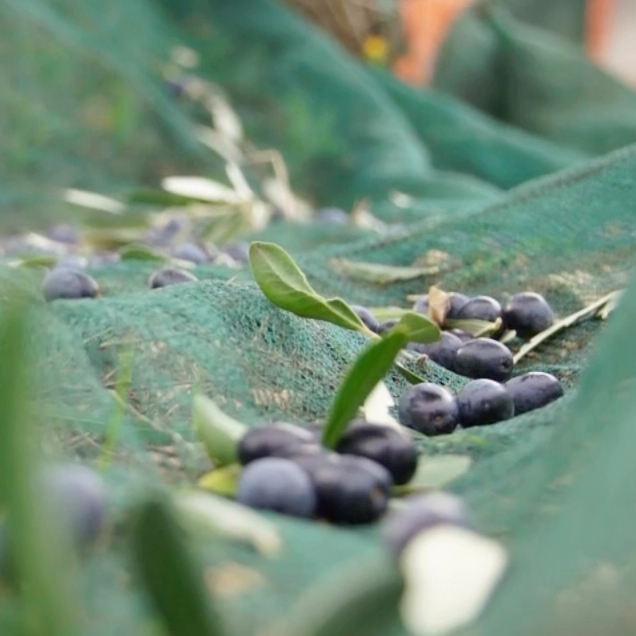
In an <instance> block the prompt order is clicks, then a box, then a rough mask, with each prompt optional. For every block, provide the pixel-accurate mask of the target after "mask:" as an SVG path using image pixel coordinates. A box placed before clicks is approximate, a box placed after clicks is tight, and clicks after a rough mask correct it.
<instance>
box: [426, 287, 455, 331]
mask: <svg viewBox="0 0 636 636" xmlns="http://www.w3.org/2000/svg"><path fill="white" fill-rule="evenodd" d="M449 309H450V295H449V294H447V293H446V292H445V291H444V290H443V289H440V288H439V287H437V286H436V285H433V286H432V287H430V288H429V290H428V315H429V316H430V318H432V320H433V321H435V322H436V323H437V324H438V325H443V324H444V321H445V320H446V314H447V313H448V310H449Z"/></svg>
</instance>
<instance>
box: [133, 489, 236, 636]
mask: <svg viewBox="0 0 636 636" xmlns="http://www.w3.org/2000/svg"><path fill="white" fill-rule="evenodd" d="M131 541H132V548H133V555H134V557H135V561H136V564H137V569H138V572H139V575H140V577H141V579H142V581H143V583H144V586H145V588H146V591H147V592H148V593H149V595H150V598H151V600H152V601H153V603H154V605H155V609H156V610H157V611H158V612H159V614H160V615H161V617H162V618H163V621H164V623H165V626H166V628H167V632H168V633H169V634H171V635H172V636H216V635H222V634H224V633H225V630H224V629H223V627H222V625H221V621H220V618H219V616H218V614H217V612H216V610H215V608H214V604H213V601H212V598H211V597H210V595H209V594H208V593H206V590H205V587H204V586H203V573H202V572H201V571H199V569H198V568H197V567H196V565H195V561H194V560H193V559H192V558H191V556H190V554H189V553H188V551H187V550H186V547H185V544H184V541H183V537H182V529H181V527H180V526H179V524H178V523H177V521H176V519H175V518H174V515H173V513H172V510H171V508H170V507H169V506H168V504H167V503H166V502H164V501H163V500H161V499H158V498H155V499H149V500H148V501H146V502H144V503H143V504H142V505H141V506H140V508H139V509H138V511H137V518H136V519H135V523H134V526H133V529H132V533H131Z"/></svg>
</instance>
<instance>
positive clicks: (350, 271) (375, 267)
mask: <svg viewBox="0 0 636 636" xmlns="http://www.w3.org/2000/svg"><path fill="white" fill-rule="evenodd" d="M330 264H331V267H332V269H334V270H335V271H337V272H338V273H341V274H344V275H345V276H347V277H348V278H351V279H353V280H359V281H362V282H365V283H371V284H374V285H379V286H384V285H391V284H393V283H399V282H402V281H408V280H415V279H417V278H423V277H425V276H432V275H434V274H437V273H438V272H439V268H438V267H396V266H394V265H383V264H381V263H362V262H356V261H350V260H348V259H346V258H334V259H332V261H331V263H330Z"/></svg>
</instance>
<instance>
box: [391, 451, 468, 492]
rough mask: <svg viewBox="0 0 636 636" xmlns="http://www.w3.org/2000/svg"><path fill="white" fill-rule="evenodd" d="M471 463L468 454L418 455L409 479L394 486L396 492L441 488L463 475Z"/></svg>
mask: <svg viewBox="0 0 636 636" xmlns="http://www.w3.org/2000/svg"><path fill="white" fill-rule="evenodd" d="M471 464H472V459H471V458H470V457H469V456H468V455H434V456H432V457H426V456H424V455H422V456H420V458H419V460H418V463H417V470H416V471H415V475H413V477H412V479H411V481H409V483H408V484H405V485H404V486H398V487H396V488H395V492H396V493H398V494H408V493H413V492H418V491H422V490H432V489H437V488H443V487H445V486H447V485H448V484H450V483H452V482H453V481H455V480H456V479H459V478H460V477H461V476H462V475H464V474H465V473H466V472H467V471H468V469H469V468H470V466H471Z"/></svg>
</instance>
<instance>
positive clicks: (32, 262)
mask: <svg viewBox="0 0 636 636" xmlns="http://www.w3.org/2000/svg"><path fill="white" fill-rule="evenodd" d="M55 263H57V256H55V255H53V254H36V255H34V256H25V257H24V258H18V259H16V260H13V261H9V262H8V263H7V265H8V266H9V267H28V268H34V269H37V268H40V267H53V265H55Z"/></svg>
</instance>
